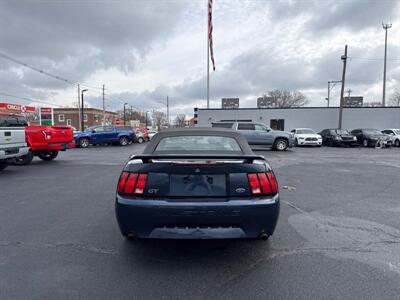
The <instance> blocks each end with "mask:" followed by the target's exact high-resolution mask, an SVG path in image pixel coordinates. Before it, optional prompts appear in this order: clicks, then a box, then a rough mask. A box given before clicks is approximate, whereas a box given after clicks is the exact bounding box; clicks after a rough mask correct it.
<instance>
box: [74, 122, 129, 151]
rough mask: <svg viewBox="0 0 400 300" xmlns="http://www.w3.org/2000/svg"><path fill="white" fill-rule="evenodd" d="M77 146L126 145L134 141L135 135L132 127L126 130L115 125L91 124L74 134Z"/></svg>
mask: <svg viewBox="0 0 400 300" xmlns="http://www.w3.org/2000/svg"><path fill="white" fill-rule="evenodd" d="M74 138H75V143H76V145H77V146H78V147H81V148H87V147H89V145H99V144H119V145H121V146H126V145H128V144H129V143H131V142H133V141H135V139H136V136H135V133H134V132H133V130H132V129H130V130H128V129H125V128H120V127H117V126H93V127H89V128H87V129H86V130H85V131H81V132H78V133H76V134H75V135H74Z"/></svg>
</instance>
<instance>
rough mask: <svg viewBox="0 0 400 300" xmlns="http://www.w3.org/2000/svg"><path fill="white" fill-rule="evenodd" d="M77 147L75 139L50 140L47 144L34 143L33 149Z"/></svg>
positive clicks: (61, 149)
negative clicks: (66, 140)
mask: <svg viewBox="0 0 400 300" xmlns="http://www.w3.org/2000/svg"><path fill="white" fill-rule="evenodd" d="M71 148H75V141H70V142H50V143H45V144H36V145H33V147H32V150H33V151H64V150H67V149H71Z"/></svg>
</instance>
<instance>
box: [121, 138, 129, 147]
mask: <svg viewBox="0 0 400 300" xmlns="http://www.w3.org/2000/svg"><path fill="white" fill-rule="evenodd" d="M126 144H128V140H127V139H126V138H122V139H121V145H123V146H125V145H126Z"/></svg>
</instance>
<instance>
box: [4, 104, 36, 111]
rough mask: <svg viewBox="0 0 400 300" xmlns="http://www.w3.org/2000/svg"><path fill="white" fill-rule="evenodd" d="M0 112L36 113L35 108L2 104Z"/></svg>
mask: <svg viewBox="0 0 400 300" xmlns="http://www.w3.org/2000/svg"><path fill="white" fill-rule="evenodd" d="M0 110H7V111H10V112H17V113H34V112H35V107H33V106H25V105H20V104H12V103H4V102H0Z"/></svg>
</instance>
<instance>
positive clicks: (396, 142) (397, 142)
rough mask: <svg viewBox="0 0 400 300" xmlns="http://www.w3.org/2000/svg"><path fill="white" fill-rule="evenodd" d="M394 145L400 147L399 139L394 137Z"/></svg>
mask: <svg viewBox="0 0 400 300" xmlns="http://www.w3.org/2000/svg"><path fill="white" fill-rule="evenodd" d="M394 146H395V147H400V140H399V139H396V140H395V141H394Z"/></svg>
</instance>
